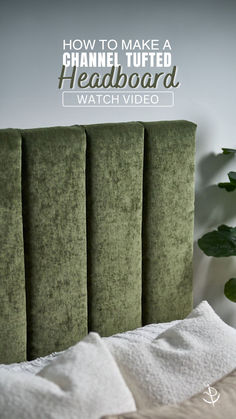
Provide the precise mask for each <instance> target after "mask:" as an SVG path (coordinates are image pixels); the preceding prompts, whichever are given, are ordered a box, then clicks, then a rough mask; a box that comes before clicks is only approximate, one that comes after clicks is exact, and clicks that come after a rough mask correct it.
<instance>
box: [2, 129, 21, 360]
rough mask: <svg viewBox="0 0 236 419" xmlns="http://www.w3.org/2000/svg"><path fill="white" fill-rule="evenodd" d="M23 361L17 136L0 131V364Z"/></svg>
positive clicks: (18, 151)
mask: <svg viewBox="0 0 236 419" xmlns="http://www.w3.org/2000/svg"><path fill="white" fill-rule="evenodd" d="M25 359H26V309H25V273H24V246H23V229H22V206H21V136H20V134H19V132H18V131H17V130H13V129H9V130H0V363H11V362H18V361H24V360H25Z"/></svg>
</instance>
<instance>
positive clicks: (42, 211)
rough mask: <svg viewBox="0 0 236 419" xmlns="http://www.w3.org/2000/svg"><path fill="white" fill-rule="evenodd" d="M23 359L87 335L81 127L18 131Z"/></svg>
mask: <svg viewBox="0 0 236 419" xmlns="http://www.w3.org/2000/svg"><path fill="white" fill-rule="evenodd" d="M22 142H23V143H22V144H23V219H24V243H25V269H26V291H27V294H26V296H27V327H28V342H27V343H28V350H27V352H28V359H32V358H35V357H38V356H43V355H46V354H48V353H51V352H53V351H60V350H63V349H65V348H67V347H68V346H70V345H72V344H74V343H75V342H77V341H78V340H79V339H80V338H81V337H82V336H84V335H85V334H86V333H87V278H86V275H87V274H86V203H85V153H86V137H85V131H84V129H83V128H81V127H55V128H46V129H44V128H41V129H32V130H24V131H22Z"/></svg>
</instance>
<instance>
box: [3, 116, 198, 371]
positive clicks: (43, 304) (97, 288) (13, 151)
mask: <svg viewBox="0 0 236 419" xmlns="http://www.w3.org/2000/svg"><path fill="white" fill-rule="evenodd" d="M195 130H196V125H195V124H193V123H191V122H187V121H165V122H145V123H143V122H142V123H141V122H131V123H111V124H101V125H90V126H71V127H55V128H54V127H53V128H39V129H28V130H17V129H3V130H0V363H10V362H17V361H23V360H25V359H32V358H35V357H38V356H43V355H46V354H48V353H51V352H53V351H60V350H63V349H65V348H67V347H68V346H70V345H72V344H74V343H75V342H77V341H78V340H79V339H80V338H81V337H83V336H84V335H85V334H86V333H87V332H88V330H93V331H97V332H99V333H100V334H101V335H111V334H114V333H116V332H120V331H124V330H128V329H134V328H136V327H139V326H141V325H142V324H147V323H154V322H161V321H162V322H163V321H169V320H173V319H176V318H182V317H183V316H185V315H186V314H187V313H188V312H189V311H190V310H191V307H192V242H193V210H194V154H195V141H194V140H195Z"/></svg>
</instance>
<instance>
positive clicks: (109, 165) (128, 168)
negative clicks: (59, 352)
mask: <svg viewBox="0 0 236 419" xmlns="http://www.w3.org/2000/svg"><path fill="white" fill-rule="evenodd" d="M86 133H87V237H88V308H89V311H88V314H89V329H90V330H94V331H97V332H99V333H100V334H101V335H103V336H108V335H111V334H113V333H116V332H120V331H124V330H128V329H133V328H136V327H138V326H141V289H142V279H141V265H142V254H141V252H142V243H141V229H142V182H143V143H144V135H143V127H142V125H140V124H138V123H125V124H103V125H90V126H86Z"/></svg>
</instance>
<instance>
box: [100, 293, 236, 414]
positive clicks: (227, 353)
mask: <svg viewBox="0 0 236 419" xmlns="http://www.w3.org/2000/svg"><path fill="white" fill-rule="evenodd" d="M105 342H106V344H107V346H108V348H109V349H110V350H111V352H112V353H113V355H114V357H115V359H116V361H117V364H118V366H119V368H120V370H121V372H122V375H123V377H124V379H125V381H126V383H127V385H128V387H129V388H130V390H131V391H132V393H133V396H134V398H135V401H136V406H137V409H145V408H148V407H150V406H151V404H155V403H157V404H158V403H161V404H162V403H163V404H171V403H179V402H181V401H183V400H185V399H187V398H189V397H191V396H192V395H193V394H195V393H197V392H200V391H201V390H203V389H204V388H205V385H206V383H212V382H214V381H216V380H218V379H220V378H221V377H222V376H223V375H225V374H228V373H229V372H230V371H232V370H233V369H234V368H235V367H236V330H235V329H233V328H232V327H230V326H228V325H227V324H225V323H224V322H223V321H222V320H221V319H220V318H219V317H218V316H217V314H216V313H215V312H214V310H213V309H212V308H211V307H210V305H209V304H208V303H207V302H206V301H203V302H202V303H201V304H200V305H199V306H198V307H197V308H195V309H194V310H193V311H192V313H191V314H190V315H189V316H188V317H187V318H186V319H184V320H182V321H180V322H178V323H177V324H175V325H174V326H172V327H170V328H168V329H167V330H166V331H164V332H163V333H161V334H160V335H159V336H158V337H157V338H156V339H154V340H153V341H152V342H151V343H150V342H145V341H140V342H139V343H137V342H136V343H134V342H131V341H127V340H124V339H114V338H108V339H106V341H105Z"/></svg>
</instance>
